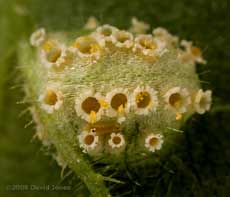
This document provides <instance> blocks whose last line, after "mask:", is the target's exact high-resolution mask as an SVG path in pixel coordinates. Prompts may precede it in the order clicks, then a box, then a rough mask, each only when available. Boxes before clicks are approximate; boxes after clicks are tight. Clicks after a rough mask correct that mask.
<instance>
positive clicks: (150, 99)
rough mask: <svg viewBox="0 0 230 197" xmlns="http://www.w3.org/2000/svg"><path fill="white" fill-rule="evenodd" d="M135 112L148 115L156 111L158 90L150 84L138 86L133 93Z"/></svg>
mask: <svg viewBox="0 0 230 197" xmlns="http://www.w3.org/2000/svg"><path fill="white" fill-rule="evenodd" d="M132 106H133V108H134V112H135V113H136V114H139V115H147V114H148V113H150V112H152V111H156V109H157V107H158V97H157V91H156V90H155V89H153V88H151V87H150V86H145V87H141V86H138V87H137V88H136V89H135V90H134V92H133V95H132Z"/></svg>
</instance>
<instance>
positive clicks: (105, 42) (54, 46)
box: [30, 21, 211, 156]
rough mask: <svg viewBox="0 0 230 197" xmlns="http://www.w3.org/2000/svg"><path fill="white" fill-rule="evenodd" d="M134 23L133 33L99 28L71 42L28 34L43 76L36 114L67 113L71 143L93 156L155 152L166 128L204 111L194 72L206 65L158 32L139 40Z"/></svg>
mask: <svg viewBox="0 0 230 197" xmlns="http://www.w3.org/2000/svg"><path fill="white" fill-rule="evenodd" d="M134 22H135V24H136V26H135V27H132V28H131V29H130V30H132V29H134V30H135V33H132V32H131V31H126V30H120V29H118V28H116V27H113V26H111V25H102V26H98V27H96V28H95V29H93V30H89V33H87V35H83V36H81V37H78V38H74V39H72V38H71V39H70V38H69V37H68V35H65V33H59V34H47V33H46V31H45V29H43V28H41V29H38V30H37V31H35V32H34V33H33V34H32V35H31V39H30V42H31V44H32V45H33V46H35V47H37V62H38V63H37V64H39V66H38V70H39V73H42V74H41V76H40V80H41V81H42V82H41V83H42V85H40V87H39V88H38V101H39V107H40V109H42V110H43V111H44V113H47V114H49V116H52V115H54V114H55V113H60V114H63V113H69V115H70V116H71V120H76V122H77V124H78V126H79V127H78V129H77V131H76V141H77V143H78V144H79V146H80V147H81V148H82V150H83V152H84V153H87V154H89V155H92V156H94V155H96V156H98V155H103V154H107V153H109V154H113V153H116V154H121V153H122V152H124V151H127V149H128V147H127V146H129V144H132V143H134V142H133V139H134V138H135V143H136V142H137V143H138V147H139V148H140V153H141V152H149V153H151V152H152V153H153V152H154V153H155V152H156V151H159V150H160V149H163V143H164V141H165V140H164V139H165V138H166V136H165V133H166V134H167V132H168V131H167V132H166V131H165V130H167V128H172V129H179V128H180V127H181V125H182V124H183V123H184V122H185V120H186V119H187V118H188V117H190V116H191V115H192V114H193V113H195V112H197V113H199V114H203V113H205V112H206V111H208V110H209V109H210V106H211V91H210V90H206V91H204V90H202V89H201V88H200V83H199V79H198V76H197V74H196V71H195V64H196V63H200V64H204V63H206V62H205V60H204V59H203V58H202V53H201V50H200V49H199V48H198V47H195V46H193V44H192V42H188V41H185V40H182V41H181V42H180V41H179V39H178V37H176V36H174V35H171V34H170V33H169V32H168V31H167V30H166V29H164V28H161V27H160V28H156V29H154V30H153V31H152V34H145V33H144V32H142V33H141V32H140V31H141V30H140V31H137V30H138V27H139V26H140V24H138V22H137V21H134ZM138 25H139V26H138ZM142 29H143V28H142ZM137 32H138V33H137ZM136 124H138V125H139V128H138V131H135V126H134V125H136ZM130 125H131V126H130ZM130 136H131V137H130ZM137 149H138V148H137Z"/></svg>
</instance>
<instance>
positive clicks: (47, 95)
mask: <svg viewBox="0 0 230 197" xmlns="http://www.w3.org/2000/svg"><path fill="white" fill-rule="evenodd" d="M38 100H39V102H40V105H41V108H42V109H43V110H45V111H46V112H47V113H50V114H51V113H53V112H54V111H55V110H59V108H60V107H61V106H62V103H63V94H62V92H61V91H60V90H58V89H57V88H55V87H52V86H51V87H47V88H46V89H45V91H44V92H43V93H42V94H41V95H40V96H39V99H38Z"/></svg>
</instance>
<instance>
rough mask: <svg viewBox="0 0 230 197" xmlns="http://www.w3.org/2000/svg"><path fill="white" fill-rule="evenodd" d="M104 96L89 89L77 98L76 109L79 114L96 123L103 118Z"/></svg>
mask: <svg viewBox="0 0 230 197" xmlns="http://www.w3.org/2000/svg"><path fill="white" fill-rule="evenodd" d="M103 101H104V98H103V97H102V96H101V94H100V93H94V91H93V90H88V91H86V92H85V93H83V94H82V95H80V97H79V98H76V100H75V110H76V113H77V114H78V116H80V117H81V118H82V119H84V120H86V121H87V122H90V123H95V122H97V121H99V120H100V119H101V116H102V115H103V113H104V109H103V106H102V104H101V102H103Z"/></svg>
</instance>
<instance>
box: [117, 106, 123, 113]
mask: <svg viewBox="0 0 230 197" xmlns="http://www.w3.org/2000/svg"><path fill="white" fill-rule="evenodd" d="M117 111H118V112H119V113H123V112H124V106H123V105H120V106H119V107H118V110H117Z"/></svg>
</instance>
